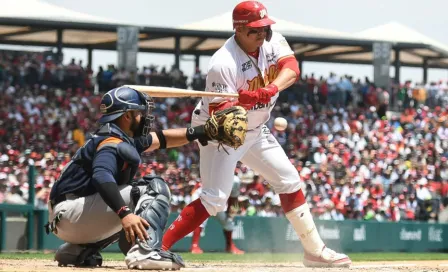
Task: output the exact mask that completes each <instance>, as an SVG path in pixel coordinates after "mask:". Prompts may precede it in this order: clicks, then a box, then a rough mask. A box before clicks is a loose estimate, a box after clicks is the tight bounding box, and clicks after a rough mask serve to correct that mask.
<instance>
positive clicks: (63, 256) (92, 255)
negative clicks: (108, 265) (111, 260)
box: [54, 233, 119, 267]
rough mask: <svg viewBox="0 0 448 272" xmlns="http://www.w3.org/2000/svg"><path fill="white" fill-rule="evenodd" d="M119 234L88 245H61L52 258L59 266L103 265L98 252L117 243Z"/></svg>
mask: <svg viewBox="0 0 448 272" xmlns="http://www.w3.org/2000/svg"><path fill="white" fill-rule="evenodd" d="M118 237H119V233H116V234H114V235H112V236H111V237H109V238H106V239H104V240H101V241H98V242H96V243H90V244H81V245H76V244H70V243H64V244H62V245H61V246H60V247H59V248H58V250H57V251H56V254H55V256H54V259H55V261H57V262H58V265H59V266H68V265H73V266H79V267H95V266H101V265H102V264H103V257H102V256H101V254H100V251H101V250H103V249H104V248H106V247H108V246H110V245H111V244H113V243H115V242H117V241H118Z"/></svg>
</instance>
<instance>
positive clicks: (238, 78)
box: [196, 32, 294, 130]
mask: <svg viewBox="0 0 448 272" xmlns="http://www.w3.org/2000/svg"><path fill="white" fill-rule="evenodd" d="M290 55H294V52H293V51H292V50H291V48H290V47H289V45H288V43H287V41H286V39H285V38H284V37H283V36H282V35H281V34H280V33H276V32H274V33H273V35H272V38H271V40H270V41H269V42H267V41H265V42H264V43H263V45H262V46H261V47H260V53H259V56H258V59H255V58H254V57H252V56H249V55H248V54H246V53H245V52H244V51H243V50H242V49H241V48H240V47H239V46H238V44H237V43H236V41H235V38H234V36H232V37H231V38H230V39H228V40H227V41H226V43H225V44H224V45H223V46H222V47H221V48H220V49H219V50H218V51H217V52H216V53H215V54H214V55H213V57H212V58H211V60H210V63H209V67H208V73H207V80H206V91H209V92H220V93H238V91H239V90H249V91H255V90H257V89H259V88H262V87H264V86H267V85H268V84H269V83H271V82H273V81H274V79H275V78H276V77H277V74H278V68H277V63H278V60H279V59H281V58H283V57H285V56H290ZM255 65H257V66H258V68H259V71H260V72H261V74H262V77H263V80H264V82H261V78H260V76H259V72H258V69H257V67H256V66H255ZM277 97H278V94H277V95H275V96H274V97H272V99H271V102H270V103H269V104H260V103H258V104H256V105H255V106H254V107H253V108H252V109H250V110H249V112H248V118H249V124H248V129H249V130H250V129H254V128H256V127H260V126H261V125H263V124H264V123H266V122H267V121H268V120H269V117H270V113H271V110H272V108H273V106H274V105H275V101H276V100H277ZM223 100H225V98H221V97H215V98H207V97H204V98H202V101H201V102H199V104H198V105H197V107H196V109H198V108H200V109H201V115H205V116H203V117H204V118H205V117H206V118H205V119H204V121H205V120H206V119H207V118H208V117H209V113H208V112H209V105H210V104H212V103H219V102H221V101H223Z"/></svg>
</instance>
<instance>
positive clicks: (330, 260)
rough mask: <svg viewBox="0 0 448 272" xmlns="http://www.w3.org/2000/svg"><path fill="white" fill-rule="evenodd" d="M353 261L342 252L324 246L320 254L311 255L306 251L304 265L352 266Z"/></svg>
mask: <svg viewBox="0 0 448 272" xmlns="http://www.w3.org/2000/svg"><path fill="white" fill-rule="evenodd" d="M351 264H352V261H351V260H350V258H349V257H348V256H347V255H345V254H342V253H337V252H335V251H333V250H331V249H329V248H327V247H324V249H323V250H322V253H321V255H320V256H315V255H311V254H309V253H307V252H305V254H304V256H303V265H304V266H306V267H350V265H351Z"/></svg>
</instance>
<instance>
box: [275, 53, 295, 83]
mask: <svg viewBox="0 0 448 272" xmlns="http://www.w3.org/2000/svg"><path fill="white" fill-rule="evenodd" d="M277 67H278V69H279V73H278V76H277V78H276V79H275V80H274V81H273V82H272V84H274V85H275V86H277V88H278V91H279V92H281V91H283V90H285V89H287V88H288V87H289V86H291V85H292V84H294V82H296V81H297V80H298V79H299V76H300V71H299V63H298V62H297V60H296V58H295V57H294V56H293V55H289V56H285V57H283V58H281V59H279V60H278V62H277Z"/></svg>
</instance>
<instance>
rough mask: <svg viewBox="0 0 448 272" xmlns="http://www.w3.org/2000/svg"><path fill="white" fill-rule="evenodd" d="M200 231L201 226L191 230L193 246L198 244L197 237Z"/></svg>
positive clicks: (199, 235) (198, 237)
mask: <svg viewBox="0 0 448 272" xmlns="http://www.w3.org/2000/svg"><path fill="white" fill-rule="evenodd" d="M201 232H202V228H201V227H197V228H196V229H195V230H194V231H193V237H192V238H191V245H192V246H194V245H196V246H198V245H199V239H201Z"/></svg>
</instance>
